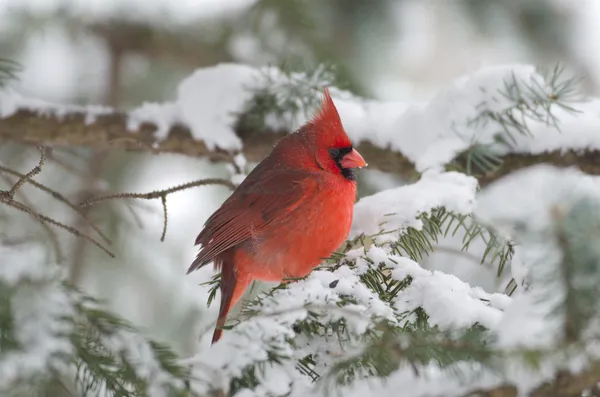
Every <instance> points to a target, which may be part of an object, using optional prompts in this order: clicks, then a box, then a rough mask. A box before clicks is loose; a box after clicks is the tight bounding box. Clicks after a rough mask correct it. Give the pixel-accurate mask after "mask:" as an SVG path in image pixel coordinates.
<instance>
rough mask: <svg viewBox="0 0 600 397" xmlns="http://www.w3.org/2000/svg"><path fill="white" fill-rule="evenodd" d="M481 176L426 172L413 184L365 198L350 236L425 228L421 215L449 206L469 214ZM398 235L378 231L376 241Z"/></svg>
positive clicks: (451, 208)
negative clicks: (478, 178) (477, 177)
mask: <svg viewBox="0 0 600 397" xmlns="http://www.w3.org/2000/svg"><path fill="white" fill-rule="evenodd" d="M476 189H477V180H476V179H475V178H473V177H470V176H467V175H465V174H461V173H458V172H444V173H437V172H435V171H431V172H426V173H423V175H422V176H421V179H420V180H419V181H418V182H416V183H414V184H411V185H406V186H401V187H398V188H394V189H388V190H384V191H382V192H379V193H376V194H374V195H372V196H368V197H365V198H363V199H361V200H360V201H359V202H358V203H357V204H356V205H355V207H354V221H353V224H352V230H351V231H350V237H349V238H351V239H352V238H355V237H357V236H359V235H361V234H364V235H367V236H371V235H375V234H377V233H380V232H382V231H386V232H393V231H396V230H401V231H403V230H406V229H407V228H409V227H412V228H415V229H417V230H421V228H422V227H423V221H422V220H420V219H418V218H417V216H420V215H423V214H428V213H430V212H431V211H432V210H433V209H436V208H439V207H445V208H446V209H447V210H448V211H452V212H455V213H456V214H469V213H471V211H472V207H473V204H474V200H475V192H476ZM389 238H395V235H392V236H391V237H390V235H378V236H377V237H375V240H376V241H380V242H383V241H384V240H385V239H389Z"/></svg>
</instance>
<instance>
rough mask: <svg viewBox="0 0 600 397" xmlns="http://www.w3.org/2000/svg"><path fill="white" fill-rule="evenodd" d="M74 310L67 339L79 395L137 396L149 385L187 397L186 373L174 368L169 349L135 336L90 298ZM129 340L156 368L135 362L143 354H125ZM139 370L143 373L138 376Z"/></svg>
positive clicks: (132, 331) (176, 366) (80, 302)
mask: <svg viewBox="0 0 600 397" xmlns="http://www.w3.org/2000/svg"><path fill="white" fill-rule="evenodd" d="M67 288H71V287H67ZM75 307H76V311H77V318H76V319H75V326H76V327H75V330H74V332H73V333H72V335H71V340H72V343H73V345H74V346H75V348H76V354H75V365H76V368H77V371H76V379H75V381H76V382H77V384H78V387H79V389H80V390H81V391H82V392H83V393H84V394H83V395H84V396H87V395H91V394H90V393H97V392H98V391H100V390H107V391H110V392H111V394H112V395H113V396H115V397H131V396H140V397H141V396H147V395H148V393H149V391H150V388H151V387H152V388H156V387H159V388H162V387H164V388H166V389H165V390H168V391H169V394H168V395H170V396H182V397H183V396H187V392H186V391H185V389H184V384H185V382H186V381H188V379H189V373H188V370H187V369H186V368H184V367H182V366H180V365H179V364H177V362H176V361H177V357H176V356H175V355H174V354H173V353H172V352H171V351H170V350H169V348H167V347H166V346H164V345H162V344H160V343H157V342H155V341H152V340H148V339H144V338H143V337H142V336H136V335H137V333H138V332H139V331H137V330H136V329H135V328H134V327H133V326H132V325H130V324H129V323H127V322H126V321H124V320H123V319H121V318H119V317H117V316H115V315H113V314H111V313H109V312H107V311H105V310H103V309H102V308H100V307H99V306H98V302H96V301H95V300H94V299H92V298H90V297H85V296H82V297H81V298H80V299H79V300H78V302H77V303H76V306H75ZM131 336H135V338H134V339H133V340H135V339H136V338H137V339H139V340H140V341H141V343H142V345H141V346H140V347H139V348H141V349H143V350H145V349H147V351H148V352H149V353H151V354H152V356H153V359H154V360H156V363H157V364H158V367H156V368H155V367H153V365H149V364H148V363H145V362H137V360H139V359H140V358H141V357H143V356H145V355H146V354H147V353H146V352H145V351H144V352H142V353H141V354H142V356H141V357H138V354H139V353H137V354H135V353H134V354H133V355H132V354H131V353H129V352H128V349H131V348H133V349H135V348H136V347H135V346H128V344H129V343H131V340H132V339H131ZM121 339H122V340H121ZM115 342H117V343H116V344H115ZM139 366H142V367H144V368H147V369H143V370H142V371H141V372H140V371H139V370H138V369H137V368H138V367H139ZM148 369H150V371H148ZM161 371H163V372H164V374H161V373H160V372H161ZM165 374H166V375H167V376H165ZM155 383H156V384H155ZM155 391H157V390H155Z"/></svg>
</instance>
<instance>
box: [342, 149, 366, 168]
mask: <svg viewBox="0 0 600 397" xmlns="http://www.w3.org/2000/svg"><path fill="white" fill-rule="evenodd" d="M340 165H341V166H342V167H343V168H362V167H366V166H367V162H366V161H365V159H363V158H362V156H361V155H360V153H358V152H357V151H356V149H352V151H351V152H350V153H348V154H346V155H344V157H342V160H341V161H340Z"/></svg>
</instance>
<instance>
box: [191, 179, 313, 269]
mask: <svg viewBox="0 0 600 397" xmlns="http://www.w3.org/2000/svg"><path fill="white" fill-rule="evenodd" d="M255 175H257V174H255ZM263 175H264V174H263ZM317 189H318V183H317V181H316V179H315V175H314V174H311V173H309V172H305V171H281V172H277V173H270V175H268V176H266V177H262V178H260V179H259V178H254V175H252V173H251V175H249V176H248V177H247V178H246V180H245V181H244V183H242V185H240V186H239V187H238V189H237V190H236V191H235V192H234V193H233V194H232V195H231V196H230V197H229V198H228V199H227V200H226V201H225V202H224V203H223V205H222V206H221V208H219V209H218V210H217V211H216V212H215V213H214V214H213V215H212V216H211V217H210V218H208V220H207V221H206V224H205V227H204V229H203V230H202V231H201V232H200V234H199V235H198V237H197V238H196V244H200V245H201V250H200V252H199V253H198V256H197V257H196V259H195V260H194V262H193V263H192V265H191V266H190V268H189V269H188V273H190V272H192V271H194V270H197V269H198V268H200V267H202V266H204V265H205V264H207V263H208V262H210V261H211V260H213V259H214V258H215V256H217V255H219V254H220V253H222V252H223V251H226V250H227V249H229V248H231V247H234V246H236V245H238V244H240V243H242V242H244V241H246V240H248V239H249V238H251V237H252V235H253V234H254V233H255V232H257V231H260V230H262V229H264V228H265V227H266V226H268V225H269V224H271V223H272V222H274V221H277V220H278V219H281V218H282V217H284V216H285V215H286V214H288V213H290V212H291V211H293V210H294V209H295V208H297V207H298V205H299V204H300V203H302V202H303V199H304V198H305V197H308V196H311V195H313V194H314V193H315V191H316V190H317Z"/></svg>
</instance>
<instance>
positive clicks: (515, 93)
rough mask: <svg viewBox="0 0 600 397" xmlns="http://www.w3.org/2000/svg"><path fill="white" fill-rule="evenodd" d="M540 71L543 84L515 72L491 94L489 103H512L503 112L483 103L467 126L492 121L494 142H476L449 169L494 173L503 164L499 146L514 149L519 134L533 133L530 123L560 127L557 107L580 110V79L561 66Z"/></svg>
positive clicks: (485, 124)
mask: <svg viewBox="0 0 600 397" xmlns="http://www.w3.org/2000/svg"><path fill="white" fill-rule="evenodd" d="M539 72H540V75H541V76H542V77H543V79H544V83H545V85H544V86H542V85H541V84H540V83H539V82H538V81H537V80H532V81H523V80H520V79H518V78H517V77H516V76H515V75H514V74H513V75H512V76H511V78H509V79H507V80H505V81H504V87H503V89H501V90H499V91H498V92H496V93H490V98H489V99H488V101H489V102H492V103H493V102H496V101H498V100H499V99H501V98H502V99H505V100H508V101H509V102H510V103H512V105H511V106H508V107H506V108H505V109H502V110H501V111H492V110H489V109H487V107H486V106H485V103H482V104H481V105H480V107H481V108H483V110H481V111H480V112H479V113H478V114H477V115H476V116H475V117H474V118H473V119H471V120H468V121H467V124H466V127H467V128H472V129H475V130H478V129H481V128H484V127H487V126H489V125H490V124H491V125H492V126H493V127H494V128H495V129H496V130H497V132H496V134H495V135H494V140H495V142H494V143H479V142H473V144H472V145H471V146H469V148H467V149H466V150H465V151H463V152H461V153H459V154H458V155H457V156H456V158H455V159H454V160H453V161H452V162H451V163H450V164H448V165H447V167H446V168H447V170H454V171H460V172H464V173H466V174H467V175H473V176H475V177H477V178H478V179H479V178H481V177H482V176H484V175H487V174H490V173H493V172H495V171H496V170H498V169H499V168H500V167H501V166H502V164H503V155H502V154H501V152H500V151H499V149H506V148H508V149H510V148H512V147H513V145H514V144H516V142H517V141H516V138H515V136H517V135H525V136H531V131H530V125H531V123H542V124H545V125H547V126H552V127H553V128H556V129H557V130H560V119H559V117H558V116H557V115H556V114H555V113H554V111H555V109H562V110H565V111H567V112H569V113H578V111H577V109H575V108H574V107H573V103H574V102H575V101H576V100H577V99H578V96H577V84H578V81H579V80H578V79H575V78H566V77H565V70H564V68H563V67H561V66H560V65H556V66H555V67H554V68H553V69H552V70H550V71H548V70H539Z"/></svg>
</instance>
